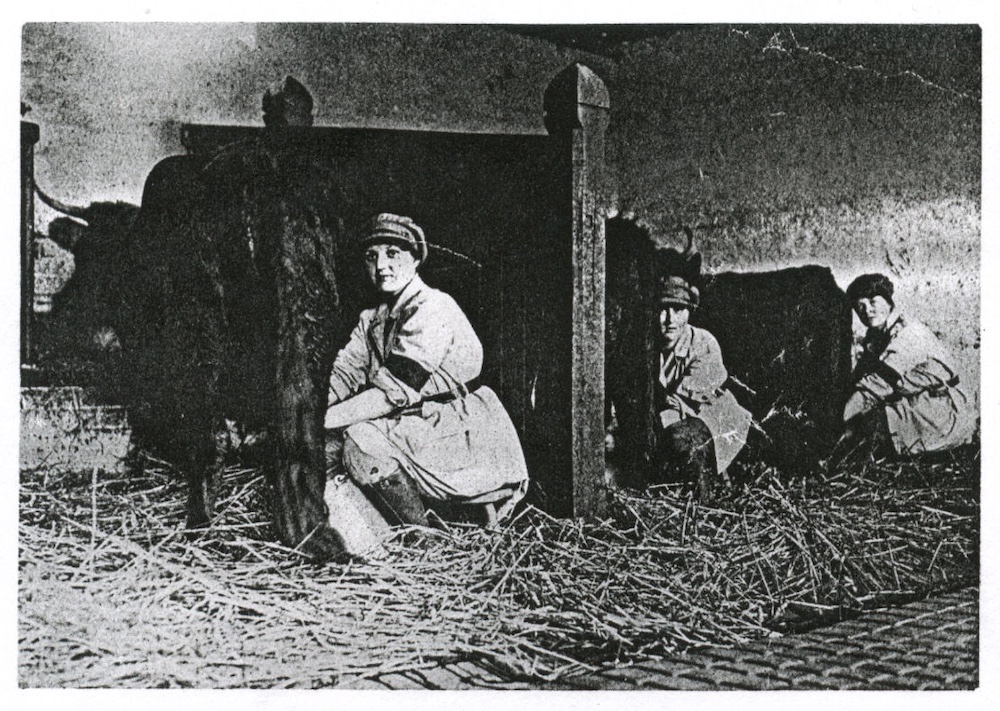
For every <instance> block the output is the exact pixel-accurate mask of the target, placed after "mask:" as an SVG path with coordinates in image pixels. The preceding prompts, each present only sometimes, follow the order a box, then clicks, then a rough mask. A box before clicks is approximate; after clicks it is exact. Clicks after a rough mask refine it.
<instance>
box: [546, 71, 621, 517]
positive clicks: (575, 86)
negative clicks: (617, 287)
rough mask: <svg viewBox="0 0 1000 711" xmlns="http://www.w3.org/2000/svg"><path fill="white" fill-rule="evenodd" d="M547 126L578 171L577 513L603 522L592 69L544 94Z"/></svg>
mask: <svg viewBox="0 0 1000 711" xmlns="http://www.w3.org/2000/svg"><path fill="white" fill-rule="evenodd" d="M544 105H545V126H546V129H547V130H548V131H549V133H550V134H551V135H552V137H553V139H554V140H557V141H558V140H562V141H564V142H565V145H566V147H567V148H568V150H569V151H570V153H571V160H572V166H573V177H572V196H571V200H572V202H571V205H567V208H568V209H570V210H571V211H572V232H573V234H572V245H573V251H572V257H571V259H572V270H573V294H572V299H573V306H572V319H573V323H572V336H571V337H572V346H571V352H572V364H571V405H570V406H571V433H570V434H571V439H572V443H571V457H572V479H573V515H574V516H584V517H601V516H604V515H605V513H606V509H607V492H606V489H605V484H604V307H605V302H604V289H605V256H606V255H605V238H604V217H605V214H606V205H605V193H606V190H605V179H606V177H605V165H604V136H605V132H606V130H607V125H608V118H609V109H610V105H611V102H610V99H609V95H608V91H607V88H606V87H605V86H604V82H602V81H601V79H600V77H598V76H597V75H596V74H595V73H594V72H593V71H591V70H590V69H589V68H587V67H585V66H583V65H581V64H574V65H572V66H570V67H568V68H567V69H565V70H564V71H562V72H561V73H560V74H559V75H557V76H556V77H555V79H553V81H552V83H551V84H550V85H549V87H548V89H547V90H546V92H545V104H544Z"/></svg>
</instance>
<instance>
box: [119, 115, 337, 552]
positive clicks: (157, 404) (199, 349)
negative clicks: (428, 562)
mask: <svg viewBox="0 0 1000 711" xmlns="http://www.w3.org/2000/svg"><path fill="white" fill-rule="evenodd" d="M301 139H302V136H301V134H297V133H296V132H295V131H294V129H293V128H291V127H288V128H285V127H282V128H281V129H280V130H277V131H276V132H274V133H265V135H264V136H263V137H262V138H261V139H260V140H259V141H254V142H250V143H241V144H238V145H235V146H230V147H228V148H227V149H225V150H223V151H222V152H220V153H219V154H217V155H215V156H213V157H212V158H211V159H210V160H205V159H202V158H196V157H189V156H180V157H174V158H168V159H166V160H165V161H162V162H161V163H160V164H158V165H157V166H156V167H155V168H154V169H153V171H152V172H151V173H150V175H149V178H148V179H147V182H146V185H145V189H144V192H143V201H142V209H141V212H140V214H139V217H138V219H137V220H136V223H135V225H134V228H133V238H132V239H133V242H132V245H131V248H130V265H129V266H130V271H131V278H130V279H129V280H128V281H127V282H126V284H125V285H124V289H123V292H122V299H121V304H122V309H121V310H120V312H119V316H118V320H117V323H116V331H117V333H118V335H119V339H120V341H121V344H122V349H123V356H124V359H125V366H126V372H127V373H128V376H129V378H130V384H129V392H130V396H131V402H130V405H131V407H130V410H131V412H132V414H133V430H134V432H135V433H136V436H137V437H139V438H140V439H141V440H142V441H144V442H153V443H155V446H156V447H157V449H158V450H159V451H160V452H162V453H163V455H164V456H165V457H166V458H167V459H168V460H169V461H171V462H173V463H174V464H175V465H176V466H178V467H179V468H180V469H181V470H182V471H183V472H184V474H185V475H186V476H187V479H188V483H189V499H188V524H189V526H191V527H201V526H205V525H207V524H208V523H209V521H210V519H211V516H212V514H213V508H214V499H215V479H216V468H215V464H216V462H215V458H216V447H215V437H214V433H216V432H218V431H219V430H220V429H222V428H223V426H224V421H225V419H233V420H236V421H239V422H240V423H242V424H243V425H245V426H247V427H249V428H251V429H261V430H266V431H267V432H268V436H267V441H268V443H269V447H270V449H269V452H270V455H271V459H270V461H269V462H268V466H267V470H268V472H269V473H270V474H271V476H272V487H271V488H272V491H273V493H274V502H273V511H274V514H275V524H276V529H277V532H278V534H279V535H280V537H281V539H282V540H283V541H284V542H285V543H286V544H288V545H291V546H295V545H301V547H302V549H303V550H304V551H305V552H307V553H309V554H311V555H314V556H315V557H317V558H321V559H322V558H328V557H330V556H333V555H335V554H337V553H339V552H340V550H341V542H340V540H339V537H338V536H337V534H336V533H335V532H334V531H333V530H332V529H331V528H330V527H329V525H328V524H327V513H326V506H325V504H324V502H323V491H324V486H325V462H324V458H323V456H324V455H323V437H324V431H323V427H322V416H323V408H324V406H325V403H326V390H327V377H328V374H329V370H330V366H331V363H332V359H333V356H334V345H335V337H336V333H337V332H338V330H339V329H338V326H339V323H338V321H337V315H338V313H339V310H338V294H337V288H336V284H337V277H336V274H335V265H336V263H337V254H336V250H337V245H339V244H342V243H343V241H344V240H343V239H342V234H341V232H340V230H339V229H338V226H339V222H338V219H337V217H338V215H337V195H336V188H335V186H336V185H337V182H336V180H335V176H333V175H330V174H328V173H327V171H328V170H329V169H328V168H325V167H323V166H321V165H319V164H318V163H316V162H315V161H313V160H312V159H311V157H310V151H309V150H308V145H307V144H306V143H304V142H303V141H302V140H301Z"/></svg>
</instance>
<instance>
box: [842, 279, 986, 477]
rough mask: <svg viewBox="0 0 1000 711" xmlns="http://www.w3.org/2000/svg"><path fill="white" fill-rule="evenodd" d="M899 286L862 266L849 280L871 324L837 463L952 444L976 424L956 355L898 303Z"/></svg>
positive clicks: (855, 302)
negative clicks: (860, 272) (895, 295)
mask: <svg viewBox="0 0 1000 711" xmlns="http://www.w3.org/2000/svg"><path fill="white" fill-rule="evenodd" d="M893 292H894V287H893V284H892V281H890V280H889V278H888V277H886V276H885V275H883V274H863V275H861V276H859V277H858V278H857V279H855V280H854V281H853V282H851V284H850V286H848V287H847V298H848V299H849V300H850V302H851V305H852V306H853V308H854V312H855V313H856V314H857V316H858V319H859V320H860V321H861V323H862V324H863V325H864V326H865V328H866V329H867V331H866V332H865V336H864V338H863V340H862V343H861V352H860V354H859V356H858V361H857V364H856V366H855V369H854V385H853V387H852V389H851V392H850V395H849V397H848V400H847V405H846V406H845V408H844V425H845V431H844V435H843V437H841V440H840V442H839V443H838V444H837V447H836V448H835V450H834V456H833V457H831V463H837V464H843V463H844V462H845V461H847V459H846V458H847V457H853V458H855V459H856V458H857V457H859V456H860V457H861V458H862V459H869V458H880V457H883V456H893V455H906V454H921V453H924V452H937V451H943V450H948V449H952V448H954V447H957V446H958V445H961V444H965V443H967V442H969V441H970V440H971V438H972V436H973V433H974V431H975V428H976V415H975V412H974V409H973V407H972V405H971V403H970V401H969V398H968V396H967V395H966V393H965V391H964V390H963V389H962V384H961V378H960V377H959V373H958V371H957V370H956V368H955V366H954V359H953V357H952V355H951V354H950V353H949V352H948V350H947V348H945V346H944V344H942V343H941V341H940V340H939V339H938V337H937V336H936V335H934V333H933V332H932V331H931V330H930V329H929V328H928V327H927V326H925V325H924V324H922V323H920V322H919V321H916V320H914V319H911V318H908V317H907V316H905V315H904V314H902V313H900V312H899V311H898V310H897V309H896V305H895V303H894V301H893Z"/></svg>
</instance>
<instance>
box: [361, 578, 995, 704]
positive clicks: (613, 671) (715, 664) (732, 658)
mask: <svg viewBox="0 0 1000 711" xmlns="http://www.w3.org/2000/svg"><path fill="white" fill-rule="evenodd" d="M978 685H979V590H978V588H967V589H965V590H960V591H957V592H953V593H949V594H946V595H940V596H936V597H932V598H928V599H926V600H921V601H918V602H914V603H910V604H908V605H902V606H900V607H895V608H889V609H884V610H876V611H872V612H870V613H867V614H865V615H862V616H860V617H858V618H856V619H854V620H850V621H847V622H840V623H837V624H835V625H831V626H829V627H824V628H821V629H817V630H813V631H811V632H806V633H803V634H796V635H786V636H781V637H774V638H772V639H767V640H763V641H760V642H757V643H754V644H751V645H748V646H746V647H741V648H739V649H707V650H702V651H695V652H690V653H688V654H683V655H678V656H676V657H672V658H669V659H662V660H655V661H647V662H643V663H641V664H633V665H628V666H619V667H608V668H606V669H603V670H601V671H599V672H592V673H588V674H584V675H580V676H574V677H568V678H564V679H562V680H560V681H559V682H557V683H552V684H550V683H545V682H541V681H512V680H510V679H505V678H504V677H503V676H502V675H501V674H499V673H497V672H495V671H492V670H490V669H487V668H485V667H482V666H480V665H478V664H474V663H471V662H462V663H458V664H451V665H447V666H443V667H437V668H433V669H424V670H419V671H408V672H401V673H395V674H388V675H385V676H383V677H380V678H378V679H375V680H363V681H358V682H357V683H353V684H347V685H345V686H346V687H347V688H355V689H500V690H505V689H563V690H567V689H579V690H582V689H601V690H619V689H620V690H636V689H662V690H682V689H690V690H776V689H803V690H805V689H868V690H875V689H906V690H909V689H936V690H945V689H956V690H958V689H975V688H977V687H978Z"/></svg>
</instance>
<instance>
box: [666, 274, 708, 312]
mask: <svg viewBox="0 0 1000 711" xmlns="http://www.w3.org/2000/svg"><path fill="white" fill-rule="evenodd" d="M699 296H700V294H699V292H698V287H696V286H692V285H691V284H690V283H689V282H688V281H687V280H686V279H684V278H683V277H679V276H668V277H663V278H661V279H660V283H659V300H660V306H686V307H687V308H689V309H691V310H692V311H694V310H695V309H696V308H698V300H699Z"/></svg>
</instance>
